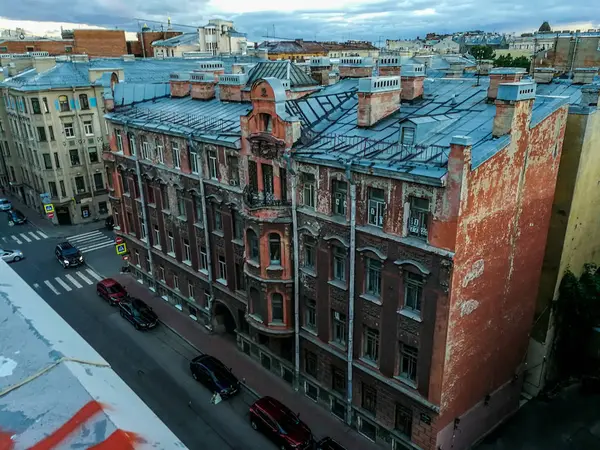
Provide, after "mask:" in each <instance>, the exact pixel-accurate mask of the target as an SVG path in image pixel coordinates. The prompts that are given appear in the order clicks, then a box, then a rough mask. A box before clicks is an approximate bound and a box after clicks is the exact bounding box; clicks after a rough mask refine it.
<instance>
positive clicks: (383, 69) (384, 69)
mask: <svg viewBox="0 0 600 450" xmlns="http://www.w3.org/2000/svg"><path fill="white" fill-rule="evenodd" d="M400 69H401V68H400V66H380V67H379V76H380V77H399V76H400Z"/></svg>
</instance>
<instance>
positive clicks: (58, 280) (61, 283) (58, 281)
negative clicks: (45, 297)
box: [46, 277, 73, 292]
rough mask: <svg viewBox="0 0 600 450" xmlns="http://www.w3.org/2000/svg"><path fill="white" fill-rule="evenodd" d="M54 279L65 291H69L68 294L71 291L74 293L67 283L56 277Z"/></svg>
mask: <svg viewBox="0 0 600 450" xmlns="http://www.w3.org/2000/svg"><path fill="white" fill-rule="evenodd" d="M54 279H55V280H56V282H57V283H58V284H60V285H61V286H62V287H63V289H64V290H65V291H67V292H70V291H72V290H73V289H72V288H71V286H69V285H68V284H67V283H65V282H64V281H63V280H61V279H60V278H58V277H56V278H54ZM46 284H48V283H46Z"/></svg>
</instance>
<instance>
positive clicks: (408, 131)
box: [400, 127, 415, 145]
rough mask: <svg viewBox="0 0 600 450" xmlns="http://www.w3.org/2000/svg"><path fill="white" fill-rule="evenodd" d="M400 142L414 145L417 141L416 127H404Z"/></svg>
mask: <svg viewBox="0 0 600 450" xmlns="http://www.w3.org/2000/svg"><path fill="white" fill-rule="evenodd" d="M400 143H401V144H405V145H413V144H414V143H415V129H414V128H413V127H404V128H402V136H401V138H400Z"/></svg>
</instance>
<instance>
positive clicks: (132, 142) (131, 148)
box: [127, 133, 137, 156]
mask: <svg viewBox="0 0 600 450" xmlns="http://www.w3.org/2000/svg"><path fill="white" fill-rule="evenodd" d="M127 138H128V139H129V153H131V154H132V155H133V156H135V154H136V151H137V149H136V148H135V135H134V134H133V133H128V134H127Z"/></svg>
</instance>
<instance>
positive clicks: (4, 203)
mask: <svg viewBox="0 0 600 450" xmlns="http://www.w3.org/2000/svg"><path fill="white" fill-rule="evenodd" d="M11 209H12V203H11V202H10V200H8V199H7V198H0V211H10V210H11Z"/></svg>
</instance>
